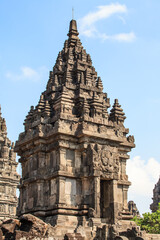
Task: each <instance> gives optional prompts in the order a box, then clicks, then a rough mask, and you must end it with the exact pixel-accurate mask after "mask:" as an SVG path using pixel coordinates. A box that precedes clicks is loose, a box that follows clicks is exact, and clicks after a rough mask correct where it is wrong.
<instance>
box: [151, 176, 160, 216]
mask: <svg viewBox="0 0 160 240" xmlns="http://www.w3.org/2000/svg"><path fill="white" fill-rule="evenodd" d="M152 199H153V203H152V204H151V205H150V209H151V210H152V212H156V211H157V210H158V203H160V178H159V180H158V182H157V183H156V184H155V187H154V189H153V198H152Z"/></svg>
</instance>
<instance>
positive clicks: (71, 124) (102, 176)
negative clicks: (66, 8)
mask: <svg viewBox="0 0 160 240" xmlns="http://www.w3.org/2000/svg"><path fill="white" fill-rule="evenodd" d="M109 107H110V99H109V98H108V97H107V94H106V93H104V92H103V83H102V80H101V78H100V77H98V76H97V72H96V71H95V68H94V67H93V65H92V60H91V57H90V55H89V54H87V53H86V50H85V49H84V48H83V46H82V44H81V42H80V39H79V37H78V31H77V24H76V21H75V20H72V21H71V22H70V28H69V33H68V40H66V41H65V43H64V48H63V49H62V51H60V52H59V54H58V57H57V60H56V63H55V66H54V67H53V70H52V71H51V72H50V76H49V80H48V83H47V86H46V90H45V91H44V92H43V93H42V94H41V96H40V100H39V103H38V105H37V106H36V107H35V108H34V107H33V106H32V107H31V110H30V111H29V113H28V115H27V116H26V119H25V122H24V126H25V130H24V132H22V133H21V134H20V135H19V139H18V141H17V142H16V146H15V149H16V152H17V153H18V155H19V156H20V160H19V162H20V163H21V165H22V178H21V181H20V187H19V188H20V201H19V206H18V214H19V216H21V215H23V214H28V213H31V214H34V215H35V216H38V217H40V218H41V219H43V220H44V221H45V222H46V223H50V224H51V225H52V226H54V227H55V229H56V231H55V236H56V237H57V239H60V237H62V236H64V235H65V234H81V236H82V237H85V239H94V238H95V237H96V236H101V237H100V238H97V239H115V237H116V236H117V237H118V236H120V235H123V236H124V237H125V236H129V235H127V234H129V233H126V231H127V229H130V231H133V229H134V231H133V232H134V234H135V236H137V237H138V236H141V233H140V231H139V230H137V229H138V228H137V227H136V225H135V223H134V222H131V221H130V219H131V218H132V217H133V216H132V215H131V213H130V212H129V210H128V203H127V192H128V188H129V186H130V184H131V183H130V182H129V181H128V176H127V174H126V162H127V160H128V159H129V155H128V152H130V151H131V149H132V148H134V147H135V144H134V137H133V136H131V135H128V133H129V129H128V128H125V126H124V120H125V118H126V117H125V114H124V112H123V109H122V108H121V106H120V104H119V102H118V99H116V100H115V103H114V105H113V107H112V109H111V111H110V112H109V111H108V108H109ZM125 233H126V235H125ZM97 234H98V235H97ZM68 236H69V235H68ZM66 237H67V235H66ZM62 239H63V238H62ZM68 239H69V237H68ZM117 239H118V238H117ZM119 239H124V238H119ZM128 239H129V238H128Z"/></svg>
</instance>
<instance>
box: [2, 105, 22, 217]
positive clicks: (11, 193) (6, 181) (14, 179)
mask: <svg viewBox="0 0 160 240" xmlns="http://www.w3.org/2000/svg"><path fill="white" fill-rule="evenodd" d="M17 164H18V163H17V162H16V153H15V152H14V143H12V142H11V141H10V140H9V138H8V137H7V127H6V121H5V118H3V117H2V113H1V106H0V219H1V220H2V219H6V218H10V217H13V216H15V215H16V208H17V197H16V189H17V185H18V184H19V179H20V176H19V175H18V174H17V172H16V168H17Z"/></svg>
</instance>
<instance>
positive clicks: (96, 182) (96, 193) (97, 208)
mask: <svg viewBox="0 0 160 240" xmlns="http://www.w3.org/2000/svg"><path fill="white" fill-rule="evenodd" d="M93 181H94V183H93V184H94V187H93V188H94V200H93V201H94V209H95V215H96V217H100V177H94V179H93Z"/></svg>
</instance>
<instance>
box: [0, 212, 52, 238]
mask: <svg viewBox="0 0 160 240" xmlns="http://www.w3.org/2000/svg"><path fill="white" fill-rule="evenodd" d="M0 239H1V240H3V239H4V240H12V239H13V240H33V239H35V240H36V239H37V240H38V239H46V240H47V239H50V240H52V239H55V238H54V229H53V227H52V226H51V225H50V224H46V223H45V222H43V221H42V220H41V219H39V218H37V217H35V216H33V215H31V214H25V215H22V216H21V217H20V218H19V219H8V220H5V221H3V222H2V223H1V225H0Z"/></svg>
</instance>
